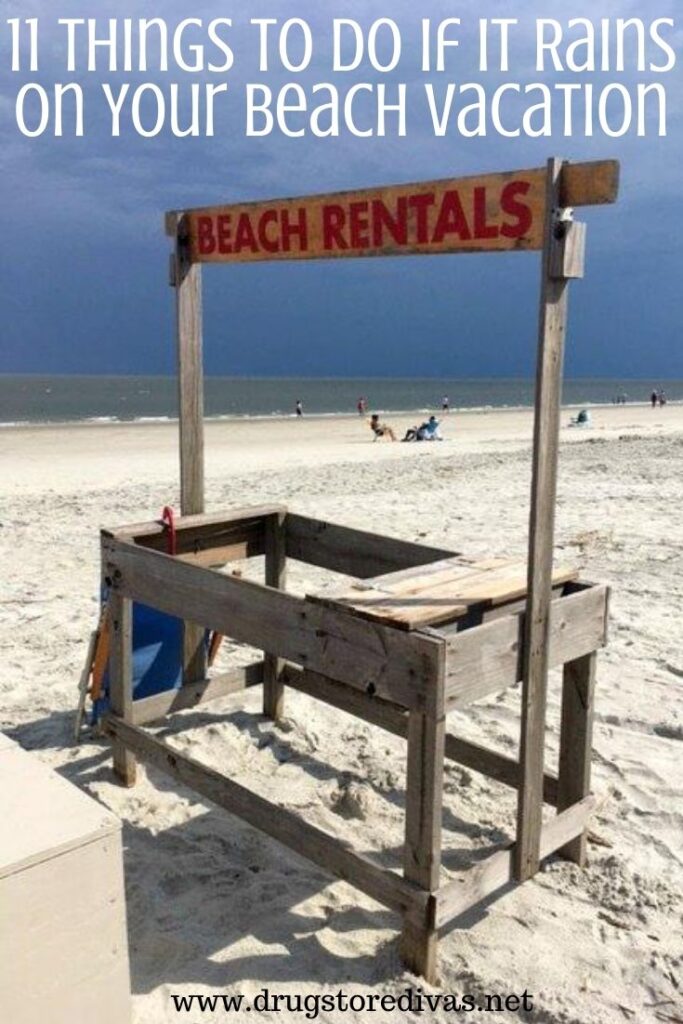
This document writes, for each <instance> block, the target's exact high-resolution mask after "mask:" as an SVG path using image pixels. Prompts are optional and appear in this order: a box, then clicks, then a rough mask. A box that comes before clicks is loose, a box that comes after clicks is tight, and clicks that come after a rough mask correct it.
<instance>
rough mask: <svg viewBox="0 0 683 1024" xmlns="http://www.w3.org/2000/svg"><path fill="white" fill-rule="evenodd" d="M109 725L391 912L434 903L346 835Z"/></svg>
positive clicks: (126, 728) (112, 721) (139, 733)
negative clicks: (346, 840)
mask: <svg viewBox="0 0 683 1024" xmlns="http://www.w3.org/2000/svg"><path fill="white" fill-rule="evenodd" d="M104 727H105V729H106V730H107V732H109V733H110V734H111V735H112V736H113V737H114V739H115V741H116V742H117V743H118V744H120V745H122V746H123V747H124V748H125V749H126V750H127V751H130V752H132V753H135V754H137V755H138V756H139V757H140V758H142V760H144V761H146V762H147V763H148V764H152V765H154V766H155V767H156V768H159V769H161V771H164V772H166V773H167V774H169V775H171V776H173V778H175V779H177V781H178V782H181V783H182V784H183V785H185V786H188V787H189V788H190V789H193V790H194V791H195V792H196V793H199V794H200V796H202V797H204V798H206V799H207V800H210V801H211V802H212V803H214V804H216V805H217V806H218V807H222V808H224V809H225V810H226V811H229V812H230V813H231V814H234V815H236V816H237V817H238V818H241V819H242V820H243V821H246V822H247V824H249V825H251V826H252V827H253V828H256V829H259V830H260V831H261V832H265V834H266V835H268V836H270V837H271V838H272V839H276V840H277V841H278V842H280V843H282V844H283V845H284V846H287V847H289V849H291V850H293V851H294V852H295V853H298V854H299V855H300V856H302V857H306V858H307V859H308V860H310V861H313V863H314V864H317V865H318V866H319V867H321V868H323V869H324V870H325V871H327V872H328V873H329V874H331V875H335V876H336V877H337V878H342V879H344V881H346V882H349V883H350V884H351V885H354V886H355V887H356V888H357V889H360V890H361V891H362V892H365V893H367V895H368V896H371V897H372V898H373V899H376V900H377V901H378V902H379V903H382V904H383V905H384V906H386V907H389V908H390V909H391V910H396V911H398V912H399V913H406V912H408V911H411V912H415V911H416V910H417V909H419V908H426V906H427V904H428V903H429V902H430V899H431V898H430V894H429V893H427V892H424V891H423V890H422V889H421V888H420V887H419V886H418V885H414V884H412V883H411V882H410V881H408V880H407V879H405V878H402V877H401V876H400V875H397V874H395V873H394V872H393V871H388V870H386V869H384V868H382V867H380V866H379V865H378V864H376V863H374V861H372V860H371V859H370V858H369V857H367V856H365V855H364V854H361V853H357V852H356V851H354V850H352V849H350V848H349V847H348V846H347V845H346V844H345V843H344V842H343V841H342V840H341V839H337V838H336V837H335V836H331V835H329V834H328V833H326V832H323V831H322V830H321V829H319V828H316V827H315V826H314V825H311V824H310V823H309V822H306V821H303V820H302V818H300V817H299V816H298V815H296V814H293V813H292V812H291V811H289V810H287V809H286V808H284V807H279V806H278V805H277V804H273V803H271V801H269V800H265V799H264V798H263V797H262V796H259V795H258V794H257V793H253V792H252V791H251V790H249V789H246V788H245V787H244V786H241V785H240V784H239V783H237V782H233V781H232V779H228V778H226V777H225V776H224V775H221V774H220V772H217V771H215V770H214V769H213V768H209V767H207V766H206V765H203V764H200V763H199V762H198V761H196V760H194V758H192V757H188V756H187V755H186V754H182V753H181V752H180V751H178V750H176V749H175V748H173V747H171V746H170V745H169V744H168V743H165V742H164V741H163V740H160V739H157V738H156V737H155V736H151V735H150V734H149V733H147V732H145V730H144V729H141V728H139V727H138V726H134V725H130V724H128V723H126V722H124V721H123V720H122V719H120V718H118V717H116V716H115V715H108V716H107V717H106V718H105V722H104Z"/></svg>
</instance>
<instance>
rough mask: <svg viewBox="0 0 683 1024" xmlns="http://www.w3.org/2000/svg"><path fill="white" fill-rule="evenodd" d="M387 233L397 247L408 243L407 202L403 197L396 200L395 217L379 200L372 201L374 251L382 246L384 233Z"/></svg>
mask: <svg viewBox="0 0 683 1024" xmlns="http://www.w3.org/2000/svg"><path fill="white" fill-rule="evenodd" d="M385 229H386V231H387V232H388V234H389V235H390V236H391V238H392V240H393V241H394V242H396V244H397V245H407V243H408V201H407V200H406V197H405V196H400V197H399V199H397V200H396V216H395V217H394V216H393V214H392V213H391V211H390V210H388V209H387V208H386V206H385V205H384V203H383V202H382V200H381V199H373V201H372V244H373V245H374V247H375V248H376V249H381V248H382V246H383V245H384V231H385Z"/></svg>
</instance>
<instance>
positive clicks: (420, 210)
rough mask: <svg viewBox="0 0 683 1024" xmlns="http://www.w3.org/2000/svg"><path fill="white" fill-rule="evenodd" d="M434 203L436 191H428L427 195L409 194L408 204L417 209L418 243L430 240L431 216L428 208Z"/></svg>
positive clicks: (416, 236)
mask: <svg viewBox="0 0 683 1024" xmlns="http://www.w3.org/2000/svg"><path fill="white" fill-rule="evenodd" d="M433 205H434V193H433V192H427V193H425V195H417V196H408V206H410V208H411V209H413V210H415V213H416V218H415V241H416V242H417V243H418V245H424V243H425V242H428V241H429V217H428V210H429V207H430V206H433Z"/></svg>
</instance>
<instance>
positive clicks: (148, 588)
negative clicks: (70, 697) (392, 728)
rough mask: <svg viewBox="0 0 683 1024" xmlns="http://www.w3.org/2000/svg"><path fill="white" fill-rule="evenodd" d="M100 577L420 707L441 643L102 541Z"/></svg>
mask: <svg viewBox="0 0 683 1024" xmlns="http://www.w3.org/2000/svg"><path fill="white" fill-rule="evenodd" d="M102 549H103V563H104V565H105V570H104V571H105V574H106V575H107V576H108V577H109V578H110V579H111V580H112V582H113V584H114V586H115V587H116V588H117V589H118V590H119V591H120V593H121V594H123V595H125V596H128V597H133V598H134V599H135V600H138V601H141V602H142V603H144V604H148V605H150V606H151V607H153V608H159V610H160V611H165V612H166V613H167V614H169V615H176V616H178V617H179V618H184V619H187V620H189V621H191V622H196V623H200V624H202V625H203V626H206V627H208V628H210V629H214V630H216V631H217V632H218V633H222V634H224V635H225V636H229V637H232V638H233V639H235V640H237V641H239V642H241V643H247V644H250V645H252V646H254V647H257V648H261V649H262V648H263V647H264V646H265V643H266V642H267V646H268V648H269V653H271V654H275V655H277V656H278V657H281V658H287V660H289V661H292V662H294V663H295V664H298V665H302V666H303V667H306V668H310V669H311V670H313V671H320V672H322V673H323V674H325V675H329V676H331V677H332V678H336V679H340V680H342V681H343V682H347V683H349V684H350V685H351V686H353V687H355V688H357V689H361V690H365V691H368V692H371V693H374V694H376V695H377V696H379V697H385V698H387V699H391V700H394V701H395V702H396V703H399V704H402V705H403V706H405V707H413V708H426V707H427V706H429V705H430V703H431V702H433V700H434V699H435V695H434V693H433V688H432V680H433V677H434V665H435V664H436V663H437V661H438V659H439V657H440V653H441V650H442V648H443V646H444V643H445V641H443V640H442V639H440V638H435V637H431V636H426V635H423V634H420V633H413V634H407V633H403V632H401V631H399V630H395V629H391V628H389V627H386V626H382V625H379V624H377V623H371V622H365V621H363V620H361V619H354V618H352V617H351V616H350V615H348V614H347V613H345V612H339V611H334V610H332V609H329V608H323V607H320V606H318V605H315V604H313V603H311V602H309V601H304V600H301V599H300V598H297V597H294V596H293V595H291V594H287V593H285V592H283V591H279V590H275V589H274V588H272V587H265V586H263V585H261V584H259V583H254V582H251V581H249V580H243V579H238V578H235V577H232V576H227V575H225V574H223V573H220V572H217V571H216V570H214V569H205V568H200V567H198V566H194V565H188V564H186V563H183V562H181V561H178V560H177V559H174V558H171V557H170V556H169V555H164V554H161V553H160V552H157V551H148V550H144V549H142V548H139V547H136V546H135V545H133V544H130V543H127V542H122V541H118V540H115V539H113V538H107V537H103V538H102Z"/></svg>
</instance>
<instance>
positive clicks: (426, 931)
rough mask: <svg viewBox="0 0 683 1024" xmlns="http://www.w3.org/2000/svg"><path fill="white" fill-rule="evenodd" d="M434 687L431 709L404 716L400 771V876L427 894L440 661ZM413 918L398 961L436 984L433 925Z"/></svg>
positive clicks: (436, 858) (435, 873)
mask: <svg viewBox="0 0 683 1024" xmlns="http://www.w3.org/2000/svg"><path fill="white" fill-rule="evenodd" d="M437 673H438V675H437V676H436V677H435V679H434V685H435V687H436V688H437V690H438V693H439V695H440V700H438V701H437V703H436V707H435V708H434V709H433V710H430V711H428V712H427V713H424V712H420V711H411V712H409V714H408V729H407V737H408V756H407V765H406V817H405V840H404V847H403V874H404V877H405V878H407V879H409V880H410V881H411V882H415V883H416V884H417V885H419V886H420V887H421V888H422V889H425V890H428V891H429V892H430V893H433V892H435V891H436V890H437V889H438V888H439V884H440V877H441V819H442V813H443V811H442V808H443V768H444V737H445V710H444V702H443V693H444V661H443V659H441V661H440V664H439V665H438V666H437ZM429 909H430V908H429V906H428V908H427V910H428V913H427V915H425V916H423V917H422V918H419V917H417V916H416V915H415V914H414V913H413V914H407V915H406V916H405V917H404V921H403V929H402V932H401V956H402V958H403V961H404V963H405V964H406V965H407V966H408V968H409V969H411V970H413V971H415V972H416V973H417V974H420V975H422V976H423V977H424V978H426V979H427V981H428V982H429V983H430V984H435V983H436V975H437V941H438V936H437V933H436V928H435V926H434V921H433V919H432V917H431V916H430V915H429Z"/></svg>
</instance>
